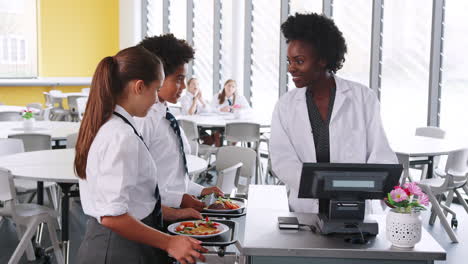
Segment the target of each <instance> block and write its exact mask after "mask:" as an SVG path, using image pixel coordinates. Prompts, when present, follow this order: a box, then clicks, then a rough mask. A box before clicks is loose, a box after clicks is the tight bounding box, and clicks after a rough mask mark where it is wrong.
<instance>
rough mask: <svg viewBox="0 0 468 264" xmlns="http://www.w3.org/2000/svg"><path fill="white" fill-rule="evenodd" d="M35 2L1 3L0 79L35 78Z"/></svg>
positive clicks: (7, 1)
mask: <svg viewBox="0 0 468 264" xmlns="http://www.w3.org/2000/svg"><path fill="white" fill-rule="evenodd" d="M36 19H37V16H36V1H35V0H16V1H9V0H0V78H21V77H36V76H37V21H36Z"/></svg>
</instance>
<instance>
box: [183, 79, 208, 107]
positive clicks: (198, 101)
mask: <svg viewBox="0 0 468 264" xmlns="http://www.w3.org/2000/svg"><path fill="white" fill-rule="evenodd" d="M187 86H188V87H187V91H186V92H185V95H184V96H182V97H181V98H180V100H179V101H180V105H181V106H182V114H183V115H195V114H199V113H204V112H205V113H206V112H210V109H211V107H210V105H208V104H207V103H206V102H205V100H204V99H203V97H202V92H201V90H200V88H199V87H198V80H197V78H190V80H189V81H188V82H187Z"/></svg>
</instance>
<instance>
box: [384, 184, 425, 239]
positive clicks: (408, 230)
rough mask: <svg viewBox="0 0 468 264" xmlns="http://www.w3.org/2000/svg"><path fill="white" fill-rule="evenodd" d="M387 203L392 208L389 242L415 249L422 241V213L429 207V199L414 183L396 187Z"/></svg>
mask: <svg viewBox="0 0 468 264" xmlns="http://www.w3.org/2000/svg"><path fill="white" fill-rule="evenodd" d="M385 202H386V203H387V205H388V206H390V207H391V208H392V209H391V210H390V212H388V214H387V225H386V234H387V240H389V241H390V242H391V243H392V245H393V246H396V247H403V248H411V247H414V245H416V244H417V243H418V242H419V241H420V240H421V229H422V226H421V219H420V211H422V210H425V207H424V206H427V205H429V198H428V197H427V195H426V194H425V193H423V192H422V190H421V188H419V186H418V185H417V184H416V183H414V182H412V183H406V184H405V185H403V187H401V186H395V188H394V189H393V190H392V191H391V192H390V193H389V194H388V196H387V198H386V199H385Z"/></svg>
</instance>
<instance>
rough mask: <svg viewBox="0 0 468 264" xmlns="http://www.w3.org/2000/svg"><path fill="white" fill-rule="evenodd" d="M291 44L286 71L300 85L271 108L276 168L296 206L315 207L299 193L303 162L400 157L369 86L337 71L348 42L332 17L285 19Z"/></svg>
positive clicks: (389, 160)
mask: <svg viewBox="0 0 468 264" xmlns="http://www.w3.org/2000/svg"><path fill="white" fill-rule="evenodd" d="M281 30H282V32H283V34H284V36H285V38H286V41H287V44H288V50H287V60H288V71H289V73H290V74H291V75H292V77H293V81H294V84H295V85H296V87H297V88H299V89H294V90H292V91H289V92H288V93H286V94H285V95H283V96H282V97H281V99H280V100H279V101H278V103H277V104H276V107H275V110H274V112H273V118H272V124H271V139H270V154H271V160H272V168H273V171H274V172H275V173H276V175H277V176H278V177H279V179H280V180H282V181H283V182H284V183H285V184H286V185H287V187H288V188H289V190H290V195H289V203H290V207H291V209H292V210H293V211H296V212H317V211H318V202H317V201H311V200H310V199H299V198H297V197H298V190H299V181H300V176H301V170H302V163H304V162H325V163H329V162H332V163H344V162H346V163H397V158H396V155H395V153H394V152H393V151H392V149H391V148H390V146H389V143H388V140H387V137H386V135H385V132H384V129H383V127H382V122H381V118H380V110H379V101H378V99H377V96H376V94H375V93H374V92H373V91H372V90H371V89H369V88H368V87H366V86H364V85H362V84H359V83H356V82H352V81H349V80H345V79H342V78H340V77H338V76H337V75H336V72H337V71H338V70H339V69H341V67H342V66H343V63H344V61H345V57H344V56H345V54H346V42H345V39H344V38H343V34H342V33H341V32H340V30H339V29H338V28H337V27H336V25H335V23H334V22H333V20H331V19H329V18H327V17H325V16H323V15H318V14H315V13H311V14H298V13H296V14H295V15H293V16H290V17H288V19H287V20H286V22H284V23H283V24H282V25H281Z"/></svg>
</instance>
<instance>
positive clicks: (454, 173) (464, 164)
mask: <svg viewBox="0 0 468 264" xmlns="http://www.w3.org/2000/svg"><path fill="white" fill-rule="evenodd" d="M445 172H446V174H447V176H450V177H452V179H453V181H454V182H460V181H466V179H467V178H466V177H467V175H468V149H462V150H457V151H452V152H450V153H449V154H448V158H447V164H446V165H445Z"/></svg>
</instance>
